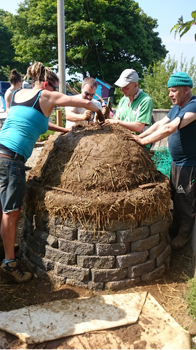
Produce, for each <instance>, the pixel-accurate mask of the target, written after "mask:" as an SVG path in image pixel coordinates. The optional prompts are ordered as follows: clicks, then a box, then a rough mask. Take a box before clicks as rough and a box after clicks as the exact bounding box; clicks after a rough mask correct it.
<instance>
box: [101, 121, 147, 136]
mask: <svg viewBox="0 0 196 350" xmlns="http://www.w3.org/2000/svg"><path fill="white" fill-rule="evenodd" d="M105 123H106V124H118V125H121V126H123V127H124V128H127V129H129V130H131V131H135V132H139V133H140V132H141V131H142V130H143V128H144V126H145V123H138V122H125V121H123V120H119V119H107V120H106V121H105Z"/></svg>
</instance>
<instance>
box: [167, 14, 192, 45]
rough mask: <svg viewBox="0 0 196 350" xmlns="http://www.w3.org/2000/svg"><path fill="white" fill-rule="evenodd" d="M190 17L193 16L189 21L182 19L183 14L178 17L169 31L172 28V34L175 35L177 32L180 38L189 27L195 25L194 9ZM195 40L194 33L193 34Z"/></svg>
mask: <svg viewBox="0 0 196 350" xmlns="http://www.w3.org/2000/svg"><path fill="white" fill-rule="evenodd" d="M191 17H192V18H193V19H192V20H191V21H188V22H185V23H184V21H183V16H181V17H180V18H179V19H178V22H177V24H175V25H174V26H173V28H172V29H171V32H172V31H173V30H174V36H175V37H176V35H177V33H179V34H180V38H181V37H182V36H183V35H184V34H186V32H188V31H189V29H190V28H191V27H192V26H193V25H196V11H193V12H191ZM195 40H196V34H195Z"/></svg>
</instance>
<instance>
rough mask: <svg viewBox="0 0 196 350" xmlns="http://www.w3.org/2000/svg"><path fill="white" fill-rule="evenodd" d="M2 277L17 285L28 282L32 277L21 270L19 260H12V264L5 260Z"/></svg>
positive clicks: (1, 272)
mask: <svg viewBox="0 0 196 350" xmlns="http://www.w3.org/2000/svg"><path fill="white" fill-rule="evenodd" d="M0 275H1V276H2V277H4V278H6V279H7V280H11V281H14V282H16V283H23V282H27V281H29V280H30V279H31V277H32V275H31V273H30V272H24V271H23V270H22V269H21V267H20V262H19V260H10V262H9V261H8V262H6V261H5V260H3V262H2V265H1V267H0Z"/></svg>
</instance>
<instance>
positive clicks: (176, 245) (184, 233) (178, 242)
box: [171, 221, 194, 250]
mask: <svg viewBox="0 0 196 350" xmlns="http://www.w3.org/2000/svg"><path fill="white" fill-rule="evenodd" d="M193 224H194V222H193V221H183V222H182V223H181V226H180V228H179V231H178V235H177V236H176V237H175V238H174V239H173V240H172V243H171V247H172V249H173V250H180V249H182V248H184V246H185V245H186V244H187V243H188V241H189V240H190V238H191V233H192V229H193Z"/></svg>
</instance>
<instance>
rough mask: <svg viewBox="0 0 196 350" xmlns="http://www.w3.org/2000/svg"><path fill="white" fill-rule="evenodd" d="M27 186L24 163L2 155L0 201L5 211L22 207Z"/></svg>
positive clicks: (0, 159)
mask: <svg viewBox="0 0 196 350" xmlns="http://www.w3.org/2000/svg"><path fill="white" fill-rule="evenodd" d="M25 187H26V180H25V165H24V163H23V162H22V161H21V160H15V159H11V158H4V157H0V202H1V206H2V211H3V213H9V212H11V211H16V210H19V209H20V207H21V206H22V204H23V198H24V195H25Z"/></svg>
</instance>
